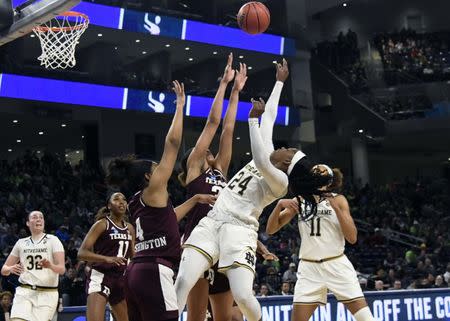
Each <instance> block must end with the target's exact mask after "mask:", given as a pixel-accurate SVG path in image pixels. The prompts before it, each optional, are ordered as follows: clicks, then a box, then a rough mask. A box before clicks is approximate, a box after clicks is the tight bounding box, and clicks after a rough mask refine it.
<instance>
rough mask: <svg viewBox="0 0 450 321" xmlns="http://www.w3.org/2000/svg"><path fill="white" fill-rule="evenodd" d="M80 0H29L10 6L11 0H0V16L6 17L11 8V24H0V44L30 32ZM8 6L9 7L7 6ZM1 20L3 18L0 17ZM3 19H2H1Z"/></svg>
mask: <svg viewBox="0 0 450 321" xmlns="http://www.w3.org/2000/svg"><path fill="white" fill-rule="evenodd" d="M80 1H81V0H29V1H27V2H25V3H24V4H22V5H20V6H17V7H16V8H14V9H13V8H12V7H11V0H0V3H1V4H0V16H1V17H4V18H5V19H7V18H8V16H9V12H8V10H11V9H12V10H13V18H12V24H11V22H9V23H8V24H7V25H6V26H5V25H4V26H2V25H0V28H2V29H1V30H0V46H1V45H4V44H5V43H8V42H10V41H12V40H14V39H17V38H19V37H22V36H24V35H26V34H27V33H29V32H31V31H32V29H33V28H34V27H35V26H38V25H41V24H43V23H45V22H47V21H48V20H50V19H52V18H54V17H56V16H58V15H59V14H61V13H63V12H65V11H68V10H70V9H71V8H73V7H74V6H76V5H77V4H78V3H80ZM8 7H9V8H8ZM2 20H3V19H2ZM3 21H4V20H3Z"/></svg>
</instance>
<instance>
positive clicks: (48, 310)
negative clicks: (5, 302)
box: [10, 286, 58, 321]
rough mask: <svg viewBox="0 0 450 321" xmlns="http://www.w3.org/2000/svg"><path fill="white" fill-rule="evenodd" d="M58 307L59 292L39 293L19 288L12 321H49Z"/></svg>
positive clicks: (12, 311)
mask: <svg viewBox="0 0 450 321" xmlns="http://www.w3.org/2000/svg"><path fill="white" fill-rule="evenodd" d="M57 307H58V291H57V290H55V291H37V290H32V289H27V288H24V287H20V286H19V287H17V289H16V294H15V295H14V300H13V305H12V308H11V317H10V318H11V319H14V318H17V319H23V320H27V321H49V320H52V319H53V316H54V315H55V312H56V308H57Z"/></svg>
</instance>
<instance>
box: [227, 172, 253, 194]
mask: <svg viewBox="0 0 450 321" xmlns="http://www.w3.org/2000/svg"><path fill="white" fill-rule="evenodd" d="M244 174H245V172H239V173H238V174H237V175H236V177H235V178H234V179H233V180H232V181H231V182H230V184H228V188H229V189H231V190H232V191H234V190H237V192H238V194H239V195H241V196H242V195H243V194H244V192H245V190H246V189H247V186H248V183H250V181H251V180H252V178H253V176H252V175H248V176H245V177H244Z"/></svg>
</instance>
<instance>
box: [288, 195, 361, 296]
mask: <svg viewBox="0 0 450 321" xmlns="http://www.w3.org/2000/svg"><path fill="white" fill-rule="evenodd" d="M333 196H336V194H334V195H333ZM301 210H302V211H304V210H305V204H304V203H302V204H301ZM298 228H299V231H300V236H301V245H300V254H299V257H300V259H301V261H300V263H299V265H298V272H297V283H296V284H295V290H294V304H296V303H297V304H301V303H306V304H308V303H309V304H312V303H318V304H326V302H327V290H330V291H331V292H332V293H333V294H334V295H335V296H336V298H337V299H338V300H339V301H341V302H344V303H346V302H350V301H353V300H355V299H360V298H362V297H363V293H362V290H361V286H360V285H359V281H358V278H357V276H356V271H355V269H354V267H353V265H352V263H351V262H350V261H349V259H348V258H347V256H345V255H344V250H345V238H344V234H343V233H342V229H341V226H340V224H339V220H338V218H337V216H336V212H335V211H334V209H333V208H332V207H331V205H330V202H329V201H328V200H322V201H320V202H319V204H317V215H316V216H315V217H313V218H312V219H310V220H308V221H304V220H301V219H300V218H299V221H298ZM327 259H330V260H327ZM321 260H324V261H323V262H317V261H321ZM309 261H316V262H309Z"/></svg>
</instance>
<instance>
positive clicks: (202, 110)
mask: <svg viewBox="0 0 450 321" xmlns="http://www.w3.org/2000/svg"><path fill="white" fill-rule="evenodd" d="M213 100H214V99H213V98H209V97H199V96H191V101H190V106H189V109H187V110H186V114H187V115H188V116H192V117H203V118H206V117H208V113H209V110H210V109H211V105H212V103H213ZM226 106H228V100H226V99H225V100H224V107H225V108H224V109H223V112H222V117H224V116H225V112H226ZM251 107H252V104H251V103H249V102H245V101H240V102H239V105H238V110H237V115H236V119H237V120H240V121H246V120H247V119H248V113H249V111H250V109H251ZM287 114H289V108H288V107H286V106H280V107H278V115H277V119H276V121H275V123H276V124H278V125H288V124H289V123H288V122H286V116H287Z"/></svg>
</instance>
